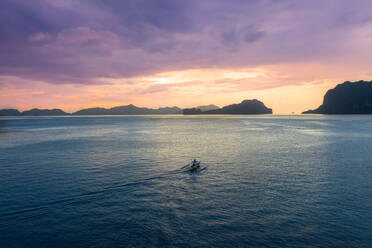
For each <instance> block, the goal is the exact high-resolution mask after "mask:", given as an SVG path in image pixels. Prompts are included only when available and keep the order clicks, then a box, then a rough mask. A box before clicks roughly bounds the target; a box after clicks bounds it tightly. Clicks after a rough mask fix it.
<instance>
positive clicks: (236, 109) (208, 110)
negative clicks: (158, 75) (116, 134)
mask: <svg viewBox="0 0 372 248" xmlns="http://www.w3.org/2000/svg"><path fill="white" fill-rule="evenodd" d="M271 113H272V110H271V109H269V108H266V107H265V105H264V104H263V103H262V102H260V101H258V100H245V101H243V102H241V103H240V104H232V105H228V106H225V107H223V108H219V107H218V106H216V105H213V104H211V105H204V106H198V107H196V108H191V109H183V110H182V109H181V108H179V107H164V108H158V109H152V108H141V107H137V106H134V105H133V104H129V105H125V106H118V107H113V108H108V109H106V108H87V109H82V110H79V111H76V112H73V113H67V112H65V111H63V110H61V109H37V108H34V109H31V110H26V111H23V112H20V111H18V110H17V109H1V110H0V116H64V115H168V114H185V115H188V114H271Z"/></svg>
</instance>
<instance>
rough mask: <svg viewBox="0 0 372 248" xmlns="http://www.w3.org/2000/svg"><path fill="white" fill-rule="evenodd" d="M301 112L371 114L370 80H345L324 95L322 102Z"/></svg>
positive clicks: (371, 83)
mask: <svg viewBox="0 0 372 248" xmlns="http://www.w3.org/2000/svg"><path fill="white" fill-rule="evenodd" d="M303 114H372V81H370V82H368V81H363V80H361V81H357V82H349V81H346V82H344V83H342V84H338V85H337V86H336V87H335V88H333V89H330V90H328V91H327V93H326V94H325V95H324V100H323V104H322V105H321V106H319V107H318V108H317V109H314V110H308V111H305V112H303Z"/></svg>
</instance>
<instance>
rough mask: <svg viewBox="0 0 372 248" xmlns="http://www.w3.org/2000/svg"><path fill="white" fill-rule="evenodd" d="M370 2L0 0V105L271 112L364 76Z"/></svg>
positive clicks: (304, 105) (371, 51)
mask: <svg viewBox="0 0 372 248" xmlns="http://www.w3.org/2000/svg"><path fill="white" fill-rule="evenodd" d="M371 9H372V1H370V0H356V1H350V0H311V1H308V0H229V1H226V0H208V1H201V0H187V1H181V0H180V1H178V0H125V1H121V0H89V1H87V0H33V1H30V0H1V1H0V108H18V109H20V110H25V109H30V108H34V107H38V108H62V109H64V110H65V111H68V112H71V111H76V110H79V109H81V108H87V107H97V106H99V107H112V106H119V105H126V104H130V103H132V104H135V105H137V106H142V107H154V108H155V107H164V106H179V107H192V106H197V105H204V104H212V103H213V104H216V105H218V106H224V105H228V104H232V103H239V102H241V101H242V100H244V99H258V100H261V101H263V102H264V103H265V105H266V106H268V107H270V108H272V109H273V111H274V113H277V114H286V113H292V112H294V113H300V112H302V111H305V110H308V109H314V108H316V107H318V106H319V105H320V104H321V103H322V100H323V96H324V94H325V93H326V91H327V90H328V89H329V88H333V87H334V86H335V85H337V84H338V83H342V82H344V81H356V80H371V79H372V67H371V66H370V65H371V64H372V56H371V55H372V11H371Z"/></svg>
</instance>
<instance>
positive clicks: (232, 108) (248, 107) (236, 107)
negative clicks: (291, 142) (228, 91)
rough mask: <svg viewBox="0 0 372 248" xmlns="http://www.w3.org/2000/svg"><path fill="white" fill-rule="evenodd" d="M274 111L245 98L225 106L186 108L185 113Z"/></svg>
mask: <svg viewBox="0 0 372 248" xmlns="http://www.w3.org/2000/svg"><path fill="white" fill-rule="evenodd" d="M272 113H273V111H272V109H270V108H267V107H266V106H265V104H263V103H262V102H260V101H258V100H256V99H253V100H244V101H242V102H241V103H239V104H231V105H227V106H225V107H223V108H218V109H211V110H202V109H201V108H189V109H184V110H183V114H184V115H199V114H241V115H249V114H253V115H254V114H272Z"/></svg>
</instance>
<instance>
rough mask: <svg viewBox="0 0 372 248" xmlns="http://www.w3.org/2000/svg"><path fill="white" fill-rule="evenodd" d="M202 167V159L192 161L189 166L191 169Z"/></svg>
mask: <svg viewBox="0 0 372 248" xmlns="http://www.w3.org/2000/svg"><path fill="white" fill-rule="evenodd" d="M199 168H200V161H196V160H195V159H194V161H192V162H191V166H190V167H189V171H196V170H197V169H199Z"/></svg>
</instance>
